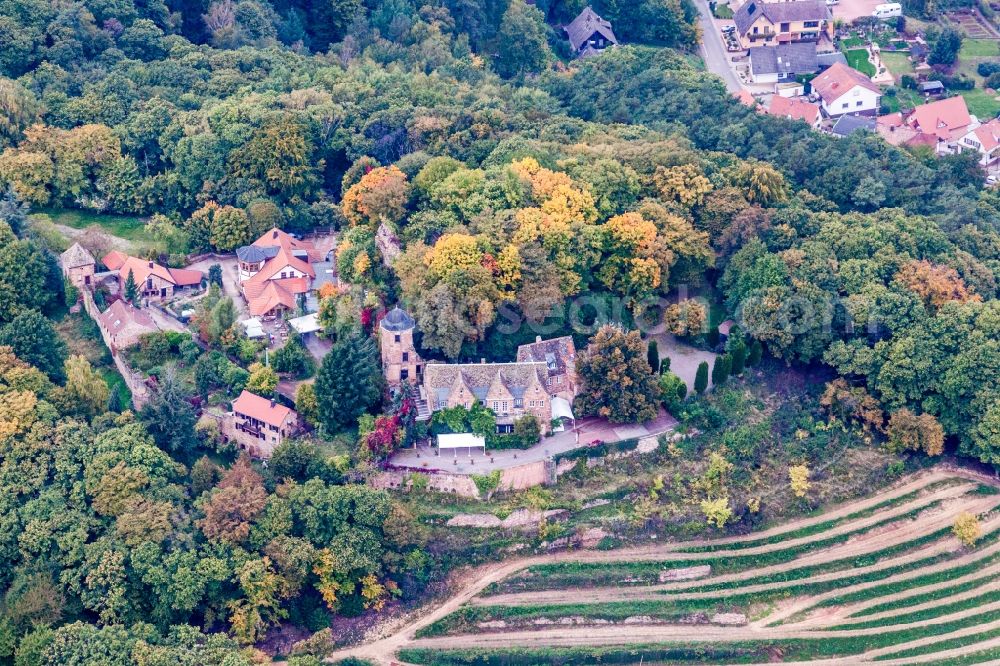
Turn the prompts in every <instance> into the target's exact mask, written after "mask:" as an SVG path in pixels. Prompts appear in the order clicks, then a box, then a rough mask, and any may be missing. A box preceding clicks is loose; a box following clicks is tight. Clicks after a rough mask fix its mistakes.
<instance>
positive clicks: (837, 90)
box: [812, 62, 881, 104]
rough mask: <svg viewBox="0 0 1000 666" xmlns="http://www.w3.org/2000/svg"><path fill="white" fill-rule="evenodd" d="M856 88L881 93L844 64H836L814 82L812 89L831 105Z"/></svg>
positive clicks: (860, 74) (875, 86) (866, 79)
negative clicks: (859, 87)
mask: <svg viewBox="0 0 1000 666" xmlns="http://www.w3.org/2000/svg"><path fill="white" fill-rule="evenodd" d="M855 86H861V87H862V88H867V89H868V90H871V91H872V92H875V93H879V92H881V90H879V87H878V86H877V85H875V84H874V83H872V80H871V79H869V78H868V77H867V76H865V75H864V74H862V73H861V72H859V71H858V70H856V69H852V68H850V67H848V66H847V65H845V64H844V63H842V62H836V63H834V64H833V65H831V66H830V67H829V68H828V69H827V70H826V71H824V72H822V73H821V74H820V75H819V76H817V77H816V78H815V79H813V80H812V87H813V90H815V91H816V93H817V94H818V95H819V96H820V97H822V98H823V100H824V101H825V102H826V103H827V104H830V103H831V102H835V101H836V100H838V99H840V97H841V96H843V95H845V94H847V93H848V92H850V91H851V90H852V89H853V88H854V87H855Z"/></svg>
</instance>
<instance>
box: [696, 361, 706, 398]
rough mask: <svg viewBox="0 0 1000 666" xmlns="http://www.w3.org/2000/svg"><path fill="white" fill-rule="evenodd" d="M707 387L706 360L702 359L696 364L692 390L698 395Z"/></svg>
mask: <svg viewBox="0 0 1000 666" xmlns="http://www.w3.org/2000/svg"><path fill="white" fill-rule="evenodd" d="M707 388H708V361H702V362H701V363H699V364H698V372H696V373H695V375H694V391H695V393H697V394H698V395H701V394H702V393H704V392H705V389H707Z"/></svg>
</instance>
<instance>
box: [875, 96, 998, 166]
mask: <svg viewBox="0 0 1000 666" xmlns="http://www.w3.org/2000/svg"><path fill="white" fill-rule="evenodd" d="M979 126H980V125H979V121H978V120H976V118H975V116H973V115H971V114H970V113H969V107H968V106H966V104H965V99H964V98H963V97H960V96H956V97H949V98H947V99H941V100H937V101H935V102H930V103H928V104H921V105H920V106H918V107H916V108H915V109H913V111H911V112H910V113H908V114H907V115H905V116H904V115H903V114H901V113H890V114H886V115H884V116H882V117H880V118H879V119H878V124H877V130H878V133H879V135H881V136H882V137H883V138H884V139H885V140H886V141H888V142H889V143H891V144H892V145H894V146H930V147H931V148H933V149H934V151H935V152H936V153H938V154H940V155H947V154H951V153H953V152H956V151H960V150H962V149H963V148H965V147H969V148H975V146H973V145H971V144H965V145H963V144H964V142H965V138H966V137H968V136H970V135H974V134H975V132H976V130H977V128H978V127H979ZM970 140H972V141H976V139H975V138H971V139H970ZM987 144H988V142H987Z"/></svg>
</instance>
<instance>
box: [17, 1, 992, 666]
mask: <svg viewBox="0 0 1000 666" xmlns="http://www.w3.org/2000/svg"><path fill="white" fill-rule="evenodd" d="M583 5H584V3H583V2H580V1H578V0H569V1H559V0H554V1H552V2H543V1H539V2H536V3H534V4H533V5H526V4H524V3H523V2H521V0H513V1H512V2H508V1H507V0H461V1H459V0H443V1H437V2H429V3H427V4H423V5H420V6H417V4H416V3H414V2H413V0H384V1H377V0H366V1H365V2H362V1H361V0H325V1H324V2H301V1H298V0H292V1H287V2H286V1H283V0H282V1H278V0H276V1H274V2H264V1H257V0H243V1H241V2H231V1H229V0H223V1H222V2H214V3H208V2H204V1H200V0H192V1H190V2H186V1H182V0H178V1H177V2H166V3H164V2H162V1H160V0H152V1H150V2H132V1H131V0H88V1H86V2H63V3H52V2H42V1H33V2H32V1H24V0H19V1H17V2H13V1H10V0H8V1H7V2H0V73H2V74H3V75H5V78H0V150H2V154H0V183H2V184H3V185H4V186H5V187H7V194H6V196H5V197H4V199H3V201H2V202H0V219H2V220H3V224H2V225H0V227H2V228H0V345H2V346H0V354H2V355H3V360H2V362H0V405H2V408H0V561H3V562H4V563H5V564H6V565H7V566H5V567H4V568H3V571H0V598H2V604H0V611H2V613H0V663H15V664H17V666H33V665H36V664H49V663H58V664H68V665H69V664H81V665H82V664H94V663H99V664H102V665H103V664H123V665H124V664H133V663H141V664H149V665H153V664H220V665H221V664H226V665H227V666H238V665H239V664H249V663H256V661H257V660H259V659H260V655H259V654H258V653H255V652H254V651H253V650H252V649H250V648H247V647H245V646H249V645H253V644H255V643H256V642H258V641H259V640H260V639H261V637H262V636H263V634H264V632H265V631H266V630H267V628H268V627H270V626H272V625H274V624H278V623H281V622H286V621H287V622H290V623H293V624H295V625H298V626H301V627H306V628H309V629H311V630H314V631H315V630H319V629H321V628H322V627H324V626H326V624H327V623H328V621H329V617H330V613H335V614H342V615H357V614H359V613H362V612H363V611H365V610H366V609H378V608H381V607H382V605H383V604H384V603H386V600H387V599H389V598H393V597H399V596H403V597H407V596H410V597H412V596H413V595H415V594H417V593H418V592H419V591H420V590H421V589H422V588H423V586H424V585H425V584H426V582H427V580H428V579H429V578H430V577H431V576H432V575H435V574H437V573H440V572H439V571H437V564H436V563H434V562H432V561H431V560H430V558H429V557H428V555H427V551H426V547H425V539H426V535H425V534H424V530H423V527H422V526H421V525H420V524H419V523H418V522H416V521H415V520H414V519H413V517H412V516H410V515H408V514H407V513H406V511H405V510H403V509H402V507H401V506H400V505H399V504H398V503H397V502H396V500H395V499H394V498H393V497H392V496H390V495H389V494H387V493H386V492H384V491H376V490H372V489H369V488H368V487H366V486H364V485H362V484H357V483H353V481H356V480H357V479H358V478H359V475H358V474H353V473H346V474H345V473H344V472H345V470H343V469H338V468H336V467H335V466H334V465H333V464H332V463H330V462H328V461H325V460H321V459H320V458H319V457H318V454H317V453H316V452H315V451H311V450H305V449H304V448H295V447H292V448H290V449H288V450H285V451H284V452H283V455H282V457H281V458H280V459H279V460H278V461H276V462H274V464H271V465H270V466H269V467H268V469H267V470H261V469H259V468H257V467H255V466H253V465H251V464H250V463H249V462H248V461H246V460H244V459H241V460H239V461H237V462H236V463H235V464H233V465H232V466H231V467H229V468H228V469H227V468H223V467H221V466H220V465H218V464H217V463H216V462H213V461H212V460H211V459H209V458H208V457H201V455H200V453H202V452H201V451H199V450H198V448H197V447H196V446H194V445H193V444H190V443H188V442H187V440H185V441H180V439H183V437H181V436H180V435H178V433H184V436H185V437H186V436H188V435H190V436H191V437H193V431H192V430H191V428H192V423H191V422H189V421H188V420H189V419H191V418H193V417H191V416H190V415H189V414H187V413H184V412H183V410H182V411H181V412H175V411H171V408H170V405H171V404H175V403H171V402H170V401H169V400H167V399H166V398H165V397H164V398H162V399H160V400H158V401H156V402H154V406H153V408H152V409H150V410H146V411H144V413H142V414H135V415H134V414H132V413H130V412H127V411H122V407H121V405H120V404H119V405H116V404H115V401H114V400H113V399H111V396H107V395H103V394H102V393H101V391H100V390H96V389H94V382H95V377H94V374H93V371H92V370H91V369H90V368H89V366H86V364H85V363H81V362H80V361H79V360H74V358H72V357H69V358H67V355H66V352H65V350H63V349H60V348H59V345H57V344H54V343H53V342H52V341H53V340H55V339H56V336H55V334H54V332H53V330H52V327H51V324H50V323H49V322H48V320H47V319H46V316H47V315H53V313H55V312H56V311H57V310H58V309H59V307H60V304H61V303H62V301H63V293H62V292H63V287H62V281H61V276H60V275H59V270H58V268H57V266H56V265H55V263H54V259H53V256H52V254H51V252H49V251H48V250H49V249H50V248H46V246H45V239H44V238H42V237H39V236H38V235H37V234H33V233H32V231H31V229H30V227H29V224H28V221H27V214H28V212H29V210H31V209H43V210H44V209H50V208H51V209H58V208H76V209H86V210H94V211H102V212H108V213H118V214H130V215H143V216H150V220H149V222H148V224H147V227H146V229H147V231H148V233H149V235H150V239H151V240H155V241H157V242H159V243H162V246H163V247H166V248H167V251H166V252H164V253H163V255H164V256H162V257H161V259H162V260H164V261H168V262H171V263H174V264H180V263H182V262H183V257H184V255H186V254H188V253H192V252H200V251H203V250H208V249H215V250H220V251H229V250H232V249H233V248H235V247H237V246H239V245H242V244H244V243H247V242H249V241H252V240H253V239H254V238H255V237H256V236H257V235H258V234H259V233H261V231H263V230H266V229H268V228H270V227H271V226H273V225H277V226H280V227H282V228H284V229H287V230H291V231H300V232H302V231H308V230H311V229H314V228H317V227H324V228H334V229H337V230H339V232H340V234H341V240H340V245H339V248H338V254H337V261H338V266H339V270H340V275H341V276H342V278H343V279H344V280H345V281H346V282H348V283H350V284H351V285H353V290H352V291H349V292H346V293H341V294H337V295H331V296H330V297H329V299H327V300H325V301H324V304H323V311H322V312H321V315H322V318H323V320H324V323H325V326H326V327H327V329H328V330H329V332H330V333H331V335H333V336H334V337H337V338H338V339H340V340H341V341H346V342H345V343H344V344H345V345H352V344H356V345H358V346H360V344H361V343H360V342H358V336H360V335H361V331H362V330H367V331H370V330H371V329H370V323H371V322H370V320H369V319H367V317H368V314H370V312H371V311H374V310H378V309H379V308H382V307H384V306H388V305H392V304H393V303H395V302H396V301H402V302H404V303H405V304H406V305H407V306H408V308H409V309H410V310H411V312H412V313H413V314H414V316H415V317H416V320H417V323H418V325H419V328H420V330H421V333H422V338H421V345H422V348H423V350H425V351H426V352H427V354H428V355H436V356H438V357H440V358H446V359H460V358H461V359H469V358H479V357H481V356H483V357H489V358H495V359H503V360H509V359H510V357H511V352H512V350H513V349H514V347H516V344H517V342H516V335H512V334H510V333H509V332H507V331H505V330H504V329H503V328H502V327H501V324H502V323H504V322H507V321H510V320H511V319H516V320H519V321H520V320H524V319H527V320H530V321H535V322H541V321H550V322H551V321H555V322H556V323H555V324H554V325H553V328H552V329H551V330H561V329H560V327H561V326H563V325H564V323H560V322H562V319H561V313H562V312H563V308H564V304H566V303H567V302H568V301H569V300H570V299H573V298H577V297H581V296H586V297H589V298H591V299H593V302H607V301H608V300H609V299H617V300H618V301H620V302H622V303H624V304H625V311H624V313H623V314H622V317H624V318H627V319H629V320H631V319H632V318H633V317H635V318H640V317H641V316H642V314H643V310H644V307H645V304H647V303H649V302H654V301H656V299H666V300H667V301H668V302H673V303H676V294H677V291H678V289H679V288H680V287H682V286H683V287H684V288H685V289H691V290H694V291H705V292H711V293H718V294H720V300H721V301H723V302H724V303H723V305H724V307H725V309H726V310H727V311H728V312H730V313H731V314H732V315H733V316H734V318H736V319H737V321H739V322H740V324H741V326H742V327H743V329H744V331H745V333H746V334H747V335H748V336H749V337H750V338H752V340H756V341H759V342H760V343H762V344H763V346H764V349H766V351H767V353H768V354H770V355H772V356H774V357H775V358H777V359H779V360H780V361H784V362H787V363H789V364H793V365H795V366H796V367H818V366H820V365H825V366H828V367H829V368H832V369H833V370H835V371H836V373H837V374H838V375H839V378H838V379H836V380H834V381H832V382H830V383H829V385H828V387H827V389H826V393H825V394H824V395H823V398H822V400H823V404H824V406H826V407H827V408H828V410H829V412H830V413H832V414H833V415H835V416H836V418H839V419H842V420H844V421H847V422H854V423H857V424H859V425H860V426H861V427H863V428H865V429H866V430H867V431H869V432H870V433H872V435H873V436H874V437H876V438H878V439H884V440H888V441H889V443H890V446H892V447H894V448H895V449H896V450H904V449H923V450H924V451H925V452H927V453H940V451H941V446H940V442H942V441H947V442H948V445H949V446H952V447H954V448H955V449H956V450H957V451H958V452H959V453H961V454H962V455H966V456H970V457H973V458H976V459H978V460H981V461H984V462H987V463H993V464H1000V397H998V395H1000V394H998V393H997V387H998V382H1000V305H998V302H997V295H998V291H997V287H998V285H997V281H998V278H1000V194H998V193H997V192H996V191H995V190H984V189H982V186H981V183H982V179H983V178H982V173H981V172H980V170H979V168H978V167H977V165H976V163H975V161H974V158H972V159H970V158H969V157H968V156H966V155H957V156H946V157H936V156H934V155H932V154H930V153H929V152H921V151H914V152H907V151H904V150H902V149H899V148H894V147H891V146H889V145H887V144H886V143H884V142H883V141H882V140H881V139H879V138H878V137H876V136H866V135H863V134H858V135H855V136H853V137H851V138H848V139H834V138H832V137H829V136H826V135H822V134H819V133H816V132H814V131H812V130H811V129H810V128H809V127H807V126H806V125H805V124H803V123H795V122H790V121H787V120H784V119H780V118H774V117H769V116H764V115H761V114H758V113H756V112H754V111H753V110H752V109H750V108H747V107H745V106H744V105H742V104H740V103H739V102H738V101H736V100H735V99H733V98H731V97H730V96H729V95H728V94H727V93H726V91H725V89H724V87H723V85H722V83H721V82H720V81H719V80H717V79H715V78H714V77H711V76H707V75H706V74H705V72H704V71H703V70H702V69H701V68H700V65H699V64H698V63H696V62H695V61H694V60H693V59H692V57H691V55H690V52H691V50H692V48H693V45H694V43H695V41H696V39H697V36H698V35H697V29H696V23H695V19H696V12H695V10H694V8H693V6H692V5H691V4H690V2H688V1H687V0H680V1H678V0H642V1H641V2H638V3H626V2H620V1H616V0H606V1H605V2H602V3H599V5H595V6H596V7H597V8H598V9H599V10H600V11H601V12H602V13H603V14H604V15H605V16H606V17H607V18H609V19H610V20H611V21H612V22H613V23H614V25H615V29H616V31H617V32H618V34H619V37H620V38H621V39H622V40H623V41H624V42H627V43H631V45H629V46H625V47H623V48H618V49H614V50H611V51H609V52H606V53H604V54H603V55H601V56H599V57H595V58H591V59H587V60H585V61H580V62H573V61H569V60H568V51H567V48H566V46H565V44H564V39H563V36H562V34H561V32H560V31H559V30H558V29H557V28H556V27H554V26H558V25H559V24H561V23H565V22H567V21H568V20H570V19H571V18H572V17H573V16H574V15H575V14H576V13H577V12H578V11H579V10H580V9H581V8H582V6H583ZM383 226H384V227H386V228H387V229H389V230H390V231H391V232H392V233H393V234H395V235H396V236H398V238H399V241H400V255H399V257H398V258H396V260H395V263H393V264H392V266H391V267H389V266H387V265H386V263H385V262H383V260H382V257H380V256H379V254H380V253H379V250H378V248H377V245H376V232H377V230H378V229H379V228H380V227H383ZM715 290H717V292H716V291H715ZM366 313H368V314H366ZM703 319H704V313H703V314H702V316H701V318H700V319H699V321H701V320H703ZM680 326H681V328H683V324H681V325H680ZM677 332H681V333H687V332H688V331H681V330H678V331H677ZM519 334H520V335H529V336H530V338H533V337H534V333H533V332H529V331H524V332H521V333H519ZM748 342H749V341H748ZM195 355H197V350H195ZM244 381H245V378H244ZM376 394H377V392H376ZM318 397H319V399H320V402H321V403H322V404H321V405H320V408H321V409H323V408H324V407H323V404H325V403H323V401H324V400H328V398H327V397H324V396H323V395H320V396H318ZM316 398H317V396H315V395H314V396H312V399H313V400H314V401H315V400H316ZM368 402H369V403H372V402H375V403H377V395H375V398H374V399H372V398H368ZM367 407H368V409H369V411H372V412H377V411H378V406H377V404H369V405H367ZM157 409H160V411H159V412H158V411H157ZM325 409H327V411H328V412H329V414H333V413H335V412H336V413H337V414H340V415H341V416H339V417H333V416H331V417H330V418H329V419H328V420H329V422H330V429H331V430H332V429H335V428H337V427H340V428H343V429H346V430H350V428H352V427H355V426H356V422H357V416H358V415H357V414H354V413H349V414H350V416H351V417H352V418H351V419H349V420H350V421H353V423H342V422H339V421H338V420H337V419H338V418H343V416H342V415H343V414H344V413H345V412H343V411H342V405H338V404H328V405H327V406H326V407H325ZM361 411H365V410H364V409H362V410H361ZM329 414H328V415H329ZM320 418H321V419H322V415H321V417H320ZM179 438H180V439H179ZM390 443H391V437H390ZM309 659H311V658H309ZM300 663H301V664H307V663H315V660H313V661H312V662H310V661H308V660H307V658H306V657H302V658H301V659H300Z"/></svg>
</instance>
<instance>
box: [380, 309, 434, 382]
mask: <svg viewBox="0 0 1000 666" xmlns="http://www.w3.org/2000/svg"><path fill="white" fill-rule="evenodd" d="M414 326H415V322H414V321H413V317H411V316H410V315H408V314H407V313H406V312H404V311H403V310H401V309H400V307H399V306H398V305H397V306H396V307H394V308H393V309H392V310H391V311H390V312H389V313H388V314H387V315H386V316H385V317H383V318H382V321H381V322H379V348H380V349H381V351H382V374H384V375H385V380H386V383H387V384H388V385H389V386H399V385H400V384H401V383H403V382H404V381H409V382H410V383H411V384H419V383H420V380H421V379H422V377H423V369H424V367H423V366H424V364H423V361H421V360H420V356H419V355H418V354H417V349H416V347H414V346H413V328H414Z"/></svg>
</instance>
